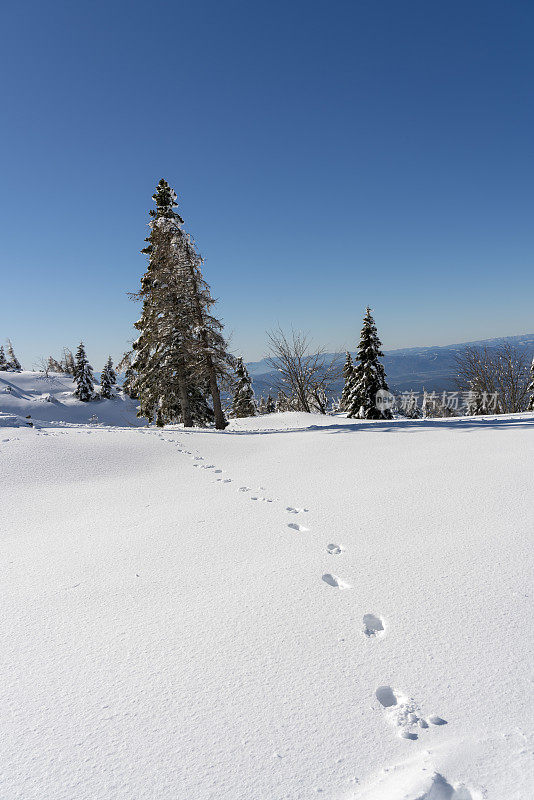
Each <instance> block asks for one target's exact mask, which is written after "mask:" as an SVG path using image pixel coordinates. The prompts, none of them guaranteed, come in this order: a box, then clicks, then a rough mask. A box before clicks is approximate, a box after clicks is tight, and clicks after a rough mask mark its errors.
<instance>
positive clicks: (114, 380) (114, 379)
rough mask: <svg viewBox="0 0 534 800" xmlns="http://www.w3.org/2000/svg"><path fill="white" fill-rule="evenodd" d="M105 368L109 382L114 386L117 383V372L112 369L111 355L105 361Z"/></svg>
mask: <svg viewBox="0 0 534 800" xmlns="http://www.w3.org/2000/svg"><path fill="white" fill-rule="evenodd" d="M106 368H107V371H108V376H109V382H110V383H111V385H112V386H115V384H116V383H117V374H116V372H115V370H114V369H113V361H112V360H111V356H108V360H107V361H106Z"/></svg>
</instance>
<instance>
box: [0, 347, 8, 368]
mask: <svg viewBox="0 0 534 800" xmlns="http://www.w3.org/2000/svg"><path fill="white" fill-rule="evenodd" d="M0 370H3V371H6V370H7V360H6V354H5V353H4V348H3V346H2V345H0Z"/></svg>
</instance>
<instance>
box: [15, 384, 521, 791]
mask: <svg viewBox="0 0 534 800" xmlns="http://www.w3.org/2000/svg"><path fill="white" fill-rule="evenodd" d="M3 399H4V398H3V397H2V403H3ZM28 402H30V401H28ZM110 402H115V401H110ZM91 405H92V404H91ZM94 405H98V404H94ZM0 409H2V410H4V411H5V408H3V406H2V405H1V404H0ZM90 411H91V412H92V411H93V408H91V409H90ZM96 413H98V412H96ZM24 416H25V415H24ZM35 417H37V414H35ZM533 433H534V415H532V414H525V415H521V416H516V417H511V418H507V419H505V418H502V417H497V418H495V417H492V418H488V419H461V420H440V421H436V422H431V421H417V422H390V423H354V422H352V421H349V420H344V419H341V418H339V419H332V418H324V417H312V416H311V415H305V414H281V415H269V416H267V417H262V418H256V419H252V420H238V421H234V422H233V423H232V425H231V427H230V428H229V429H228V430H227V431H225V432H216V431H213V430H210V431H205V430H189V431H184V430H183V429H180V428H178V427H176V428H166V429H164V430H162V431H160V430H156V429H151V428H149V429H147V428H140V429H133V428H129V427H122V428H112V427H109V428H95V427H94V426H90V425H80V426H72V425H70V426H60V425H58V424H57V423H54V424H52V423H46V424H44V425H43V426H42V427H41V425H39V424H38V425H36V427H35V428H26V427H3V428H2V429H1V432H0V477H1V484H0V485H1V486H2V492H1V495H0V519H1V520H2V537H1V540H2V550H3V553H2V562H1V563H2V622H3V624H2V640H1V646H0V670H1V675H2V681H1V683H0V687H1V688H0V709H1V713H0V764H1V772H0V797H2V800H14V799H15V798H17V800H19V799H20V800H37V799H38V800H43V798H46V800H59V799H60V798H61V800H82V798H83V800H89V799H90V800H111V798H120V799H121V800H123V799H124V800H126V798H127V799H128V800H131V798H135V800H145V799H147V800H148V798H150V799H151V800H153V799H154V798H158V800H161V799H164V800H177V799H178V800H182V799H183V800H208V798H209V799H210V800H211V798H214V799H215V798H217V800H256V799H257V800H282V798H284V799H285V800H297V798H298V800H301V799H302V800H305V799H307V798H315V797H321V798H332V799H333V798H336V799H337V798H340V799H341V798H342V799H343V800H349V798H350V799H353V800H360V799H361V800H400V799H401V798H404V800H482V798H484V800H530V798H531V797H533V796H534V770H533V766H532V750H533V747H532V745H533V724H532V723H533V715H532V701H533V693H532V678H531V675H532V664H533V659H532V652H533V647H532V645H533V635H532V633H533V632H532V616H531V615H532V599H531V598H532V566H533V565H532V561H533V557H532V520H533V519H534V504H533V496H532V475H533V467H534V463H533V462H534V458H533V453H534V449H533V438H532V437H533Z"/></svg>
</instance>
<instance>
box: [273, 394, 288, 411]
mask: <svg viewBox="0 0 534 800" xmlns="http://www.w3.org/2000/svg"><path fill="white" fill-rule="evenodd" d="M288 410H289V404H288V401H287V397H286V396H285V394H284V393H283V391H282V390H281V389H280V390H279V391H278V395H277V397H276V411H277V412H278V413H281V412H282V411H288Z"/></svg>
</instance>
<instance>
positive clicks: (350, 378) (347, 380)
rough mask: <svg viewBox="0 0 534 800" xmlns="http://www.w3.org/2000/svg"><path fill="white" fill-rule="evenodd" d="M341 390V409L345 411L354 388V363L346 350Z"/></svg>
mask: <svg viewBox="0 0 534 800" xmlns="http://www.w3.org/2000/svg"><path fill="white" fill-rule="evenodd" d="M343 379H344V384H343V391H342V393H341V411H347V410H348V407H349V398H350V396H351V393H352V390H353V388H354V364H353V363H352V358H351V355H350V353H349V351H348V350H347V358H346V360H345V366H344V367H343Z"/></svg>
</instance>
